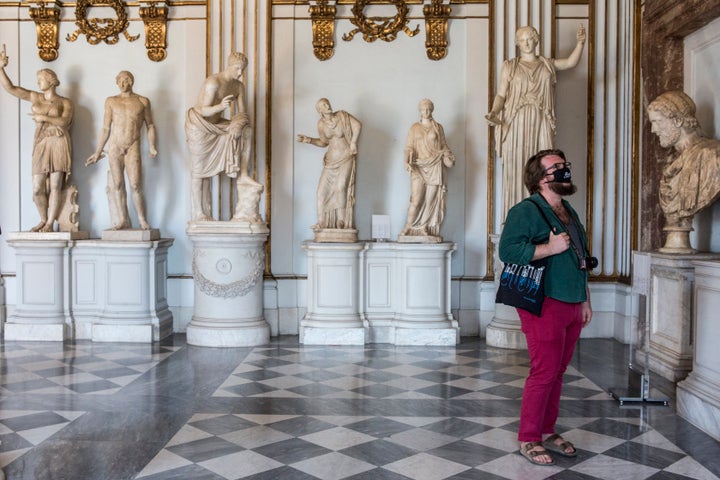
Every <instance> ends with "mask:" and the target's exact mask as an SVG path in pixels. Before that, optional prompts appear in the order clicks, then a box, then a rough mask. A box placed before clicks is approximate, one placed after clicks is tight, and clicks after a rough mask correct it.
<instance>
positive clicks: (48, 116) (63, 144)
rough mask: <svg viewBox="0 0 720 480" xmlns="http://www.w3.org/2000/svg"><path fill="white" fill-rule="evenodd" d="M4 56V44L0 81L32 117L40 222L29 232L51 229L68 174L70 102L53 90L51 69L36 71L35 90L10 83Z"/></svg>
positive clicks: (54, 81)
mask: <svg viewBox="0 0 720 480" xmlns="http://www.w3.org/2000/svg"><path fill="white" fill-rule="evenodd" d="M7 65H8V56H7V53H6V51H5V45H3V49H2V51H1V52H0V84H1V85H2V86H3V88H4V89H5V90H7V92H8V93H10V94H11V95H14V96H15V97H17V98H19V99H21V100H27V101H29V102H30V104H31V109H32V118H33V120H35V123H36V129H35V139H34V143H33V152H32V190H33V202H34V203H35V206H36V207H37V210H38V213H39V214H40V223H38V224H37V225H36V226H34V227H33V228H32V231H33V232H38V231H40V232H52V231H53V230H54V226H55V221H56V220H58V217H59V215H60V210H61V208H62V206H63V203H64V198H63V184H64V182H65V180H66V178H67V177H68V176H70V162H71V158H72V157H71V146H70V132H69V129H70V123H72V116H73V104H72V102H70V100H69V99H67V98H65V97H61V96H60V95H58V94H57V93H56V92H55V88H56V87H57V86H58V85H60V82H59V81H58V78H57V75H55V72H53V71H52V70H50V69H48V68H44V69H42V70H40V71H38V72H37V82H38V87H39V88H40V91H39V92H35V91H32V90H26V89H24V88H22V87H17V86H15V85H13V84H12V82H11V81H10V79H9V78H8V76H7V73H5V67H6V66H7Z"/></svg>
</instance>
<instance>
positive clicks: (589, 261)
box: [580, 257, 600, 270]
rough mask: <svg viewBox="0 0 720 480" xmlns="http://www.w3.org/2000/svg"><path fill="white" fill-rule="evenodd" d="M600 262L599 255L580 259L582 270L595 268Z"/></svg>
mask: <svg viewBox="0 0 720 480" xmlns="http://www.w3.org/2000/svg"><path fill="white" fill-rule="evenodd" d="M599 264H600V262H599V261H598V259H597V257H585V258H583V259H581V260H580V270H594V269H596V268H597V266H598V265H599Z"/></svg>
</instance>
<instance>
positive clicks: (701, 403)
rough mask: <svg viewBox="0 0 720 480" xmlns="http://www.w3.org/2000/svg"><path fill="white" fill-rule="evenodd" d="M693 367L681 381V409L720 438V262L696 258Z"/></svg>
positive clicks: (679, 391)
mask: <svg viewBox="0 0 720 480" xmlns="http://www.w3.org/2000/svg"><path fill="white" fill-rule="evenodd" d="M692 263H693V266H694V267H695V288H694V295H693V297H694V303H693V307H694V308H693V311H694V312H695V318H694V323H695V335H694V347H695V349H694V356H693V364H692V371H691V372H690V374H689V375H688V376H687V378H686V379H685V380H683V381H681V382H680V383H678V384H677V412H678V415H680V416H681V417H683V418H685V419H687V420H688V421H689V422H690V423H692V424H693V425H695V426H697V427H698V428H700V429H702V430H703V431H705V432H706V433H707V434H708V435H711V436H712V437H714V438H715V439H716V440H720V400H719V399H720V350H719V349H718V348H717V339H718V338H720V322H718V321H717V312H718V310H719V309H720V262H718V261H714V262H708V261H696V262H692Z"/></svg>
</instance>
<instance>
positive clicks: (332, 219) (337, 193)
mask: <svg viewBox="0 0 720 480" xmlns="http://www.w3.org/2000/svg"><path fill="white" fill-rule="evenodd" d="M315 108H316V109H317V111H318V113H319V114H320V120H318V123H317V128H318V137H317V138H313V137H308V136H306V135H303V134H299V135H298V136H297V141H298V142H301V143H309V144H311V145H315V146H316V147H323V148H324V147H327V151H326V152H325V156H324V157H323V170H322V174H321V175H320V181H319V182H318V187H317V215H318V221H317V223H316V224H315V225H313V226H312V229H313V230H314V231H315V233H316V235H315V237H316V241H347V240H343V238H345V237H342V236H341V237H339V238H338V237H333V236H332V235H331V237H329V238H327V239H325V240H323V239H322V235H321V236H320V237H318V231H320V230H323V229H341V230H353V231H354V229H355V213H354V212H355V169H356V164H355V163H356V158H357V141H358V137H359V136H360V130H361V129H362V124H361V123H360V121H359V120H358V119H357V118H355V117H353V116H352V115H350V114H349V113H348V112H346V111H344V110H338V111H337V112H333V111H332V107H331V106H330V101H329V100H328V99H327V98H321V99H320V100H318V101H317V104H316V105H315ZM336 233H338V232H336ZM356 235H357V234H355V239H357V236H356ZM347 239H348V240H350V241H355V240H352V239H351V238H350V237H347Z"/></svg>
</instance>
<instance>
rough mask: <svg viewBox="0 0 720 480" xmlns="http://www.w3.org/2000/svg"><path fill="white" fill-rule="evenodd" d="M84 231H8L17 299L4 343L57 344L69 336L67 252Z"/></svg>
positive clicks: (6, 327)
mask: <svg viewBox="0 0 720 480" xmlns="http://www.w3.org/2000/svg"><path fill="white" fill-rule="evenodd" d="M87 237H88V233H87V232H48V233H39V232H11V233H10V234H9V235H8V245H10V246H11V247H12V248H13V249H14V250H15V259H16V265H17V300H16V308H15V313H14V314H13V315H12V316H10V317H9V318H8V319H7V323H6V324H5V340H40V341H58V342H61V341H63V340H65V339H66V338H71V337H72V326H73V318H72V312H71V308H70V304H71V302H70V293H71V282H70V270H71V266H70V256H71V255H70V251H71V249H72V247H73V245H74V244H75V242H76V240H79V239H83V238H87Z"/></svg>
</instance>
